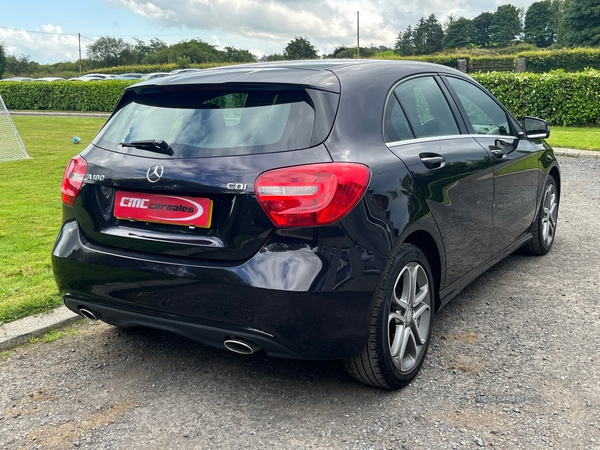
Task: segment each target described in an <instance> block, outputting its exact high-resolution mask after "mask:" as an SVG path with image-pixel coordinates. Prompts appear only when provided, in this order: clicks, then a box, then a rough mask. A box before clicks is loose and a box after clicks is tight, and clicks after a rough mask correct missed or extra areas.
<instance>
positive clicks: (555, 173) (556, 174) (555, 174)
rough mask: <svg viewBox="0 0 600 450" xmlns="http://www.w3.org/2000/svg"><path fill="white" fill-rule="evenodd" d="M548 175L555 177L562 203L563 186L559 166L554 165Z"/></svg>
mask: <svg viewBox="0 0 600 450" xmlns="http://www.w3.org/2000/svg"><path fill="white" fill-rule="evenodd" d="M548 176H550V177H552V178H554V181H555V183H556V190H557V191H558V203H559V204H560V191H561V187H560V172H559V170H558V167H556V166H554V167H553V168H552V169H551V170H550V173H549V174H548Z"/></svg>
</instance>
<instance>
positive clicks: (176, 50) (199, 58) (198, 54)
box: [144, 39, 227, 64]
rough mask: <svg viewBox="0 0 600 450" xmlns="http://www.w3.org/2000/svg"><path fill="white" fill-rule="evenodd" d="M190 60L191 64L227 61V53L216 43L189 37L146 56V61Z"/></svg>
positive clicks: (157, 62) (180, 61) (181, 62)
mask: <svg viewBox="0 0 600 450" xmlns="http://www.w3.org/2000/svg"><path fill="white" fill-rule="evenodd" d="M188 60H189V63H190V64H200V63H207V62H226V61H227V60H226V53H225V52H221V51H219V50H217V48H216V47H215V46H214V45H211V44H208V43H206V42H204V41H203V40H201V39H189V40H187V41H181V42H178V43H177V44H173V45H171V46H170V47H164V48H162V49H160V50H158V51H156V52H154V53H149V54H148V55H147V56H146V57H145V58H144V63H146V64H167V63H171V62H177V63H178V64H183V63H184V62H185V61H188Z"/></svg>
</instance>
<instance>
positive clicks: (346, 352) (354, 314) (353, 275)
mask: <svg viewBox="0 0 600 450" xmlns="http://www.w3.org/2000/svg"><path fill="white" fill-rule="evenodd" d="M325 231H326V232H324V233H321V234H322V235H323V236H324V235H327V237H322V238H320V239H318V240H317V241H307V240H306V239H298V238H291V237H289V236H283V235H277V234H276V235H273V236H272V237H271V238H270V239H269V242H268V244H267V245H266V246H265V248H263V250H261V251H260V252H259V253H257V254H256V255H255V256H254V257H253V258H251V259H250V260H249V261H246V262H244V263H243V264H239V265H231V264H228V265H223V264H220V263H218V262H216V263H215V262H204V263H199V262H198V261H191V262H190V261H183V260H181V259H178V260H175V259H157V257H154V256H151V255H149V254H145V253H139V254H134V253H131V252H118V251H115V250H114V249H108V248H100V247H97V246H95V245H93V244H92V243H90V242H87V241H86V240H85V237H84V236H82V235H81V233H80V230H79V228H78V226H77V223H76V222H75V221H69V222H66V223H65V224H64V225H63V228H62V229H61V232H60V233H59V236H58V239H57V241H56V245H55V247H54V250H53V253H52V264H53V269H54V275H55V278H56V282H57V285H58V288H59V292H60V293H61V295H62V296H63V299H64V302H65V304H66V305H67V307H69V308H70V309H71V310H73V311H75V312H78V311H79V308H81V307H86V308H89V309H91V310H93V311H94V312H95V313H96V314H97V315H98V316H99V317H101V318H102V319H103V320H105V321H106V322H107V323H110V324H113V325H117V326H122V327H127V326H133V325H143V326H149V327H152V328H158V329H163V330H168V331H173V332H176V333H179V334H182V335H184V336H186V337H189V338H191V339H194V340H197V341H199V342H202V343H204V344H206V345H210V346H214V347H219V348H223V341H224V340H225V339H227V338H230V337H232V336H236V337H240V338H244V339H246V340H248V341H251V342H253V343H255V344H256V345H258V346H259V347H261V348H263V349H265V350H266V352H267V354H269V355H271V356H276V357H286V358H302V359H338V358H347V357H351V356H354V355H356V354H358V353H359V352H360V351H362V349H363V347H364V345H365V343H366V341H367V336H368V317H369V311H370V306H371V299H372V297H373V292H374V291H375V289H376V286H377V283H378V281H379V274H380V271H381V270H382V269H383V267H384V264H385V260H384V258H382V257H380V256H378V255H375V254H372V253H369V252H367V251H366V250H364V249H362V248H360V247H358V246H356V244H354V243H353V242H352V241H351V240H350V239H349V238H347V236H346V235H345V233H343V230H341V228H337V227H336V226H332V227H330V228H328V229H327V230H325Z"/></svg>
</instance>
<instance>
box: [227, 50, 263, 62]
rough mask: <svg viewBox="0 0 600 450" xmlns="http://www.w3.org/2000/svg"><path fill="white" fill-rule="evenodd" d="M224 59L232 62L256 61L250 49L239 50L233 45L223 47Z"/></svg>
mask: <svg viewBox="0 0 600 450" xmlns="http://www.w3.org/2000/svg"><path fill="white" fill-rule="evenodd" d="M225 59H226V61H227V62H233V63H251V62H255V61H256V58H255V57H254V55H253V54H252V53H250V51H248V50H240V49H237V48H235V47H225Z"/></svg>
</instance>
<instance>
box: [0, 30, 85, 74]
mask: <svg viewBox="0 0 600 450" xmlns="http://www.w3.org/2000/svg"><path fill="white" fill-rule="evenodd" d="M0 41H3V42H4V43H5V45H6V50H7V53H8V54H12V55H22V54H25V55H31V57H32V58H31V59H32V60H33V61H36V62H39V63H42V64H44V63H47V62H55V61H65V60H70V61H76V60H77V59H78V58H79V50H78V38H77V36H74V35H67V34H63V31H62V28H61V27H60V26H55V25H52V24H47V25H42V27H41V29H39V28H38V29H36V30H35V31H31V32H30V31H26V30H19V29H13V28H0ZM81 51H82V54H84V55H85V48H84V44H83V43H82V50H81Z"/></svg>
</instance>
